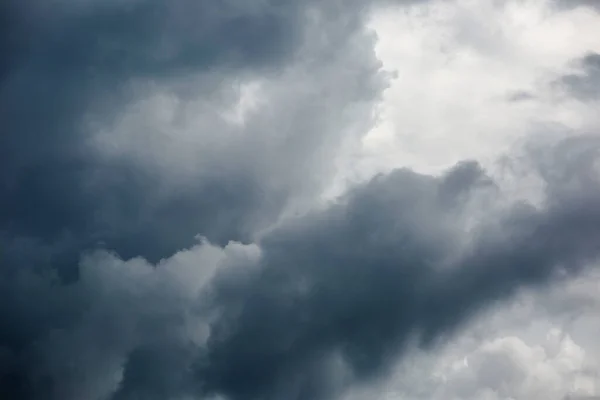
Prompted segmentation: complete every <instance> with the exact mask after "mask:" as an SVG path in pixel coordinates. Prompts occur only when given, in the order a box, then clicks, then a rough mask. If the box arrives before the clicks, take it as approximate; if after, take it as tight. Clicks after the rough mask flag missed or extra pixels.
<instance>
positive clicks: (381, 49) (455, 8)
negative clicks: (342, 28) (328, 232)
mask: <svg viewBox="0 0 600 400" xmlns="http://www.w3.org/2000/svg"><path fill="white" fill-rule="evenodd" d="M371 26H372V28H373V29H374V30H375V31H376V32H377V34H378V36H379V43H378V45H377V48H376V51H377V54H378V57H379V58H380V59H381V60H382V61H383V63H384V68H386V69H387V70H391V71H394V72H395V73H396V74H397V77H396V79H395V80H394V81H393V83H392V86H391V87H390V88H389V90H387V92H386V93H385V99H384V102H383V104H382V105H381V109H382V112H381V118H380V121H379V124H378V126H377V127H376V128H375V129H373V130H372V131H371V132H370V134H369V135H368V136H367V138H366V139H365V141H364V143H365V144H364V149H363V153H362V155H361V156H360V157H359V158H360V160H361V168H365V169H366V171H368V172H364V171H363V172H359V173H358V174H359V175H361V174H363V175H364V174H367V175H368V174H370V173H373V171H380V170H387V169H389V168H392V167H395V166H400V165H402V166H412V167H415V168H417V169H419V170H422V171H427V172H432V171H438V170H440V168H442V167H444V166H447V165H449V164H453V163H454V162H456V161H457V160H461V159H464V158H476V159H479V160H480V161H482V162H483V163H484V164H491V163H493V160H495V158H496V157H497V156H498V155H499V154H502V153H503V152H504V151H506V150H507V149H508V148H509V147H511V146H512V145H514V144H515V142H516V141H519V140H522V139H523V138H526V137H531V136H532V135H537V136H540V135H541V136H545V135H549V134H556V133H561V134H565V133H566V132H568V131H570V130H577V131H582V130H588V131H589V130H592V129H593V128H594V127H598V126H600V119H599V118H598V116H597V113H596V112H595V109H594V107H591V106H589V105H586V104H582V103H581V102H578V101H575V100H574V99H572V98H569V97H566V96H565V95H564V93H560V92H558V91H557V89H556V88H555V87H553V86H552V85H551V83H552V82H553V81H554V80H555V79H556V77H557V76H560V75H562V74H564V73H567V72H568V71H571V70H573V68H574V66H573V65H572V61H573V60H574V59H575V58H578V57H581V56H583V55H585V54H586V53H587V52H590V51H598V50H600V14H597V13H594V12H593V11H591V10H590V9H587V8H575V9H572V10H568V11H564V10H562V11H560V10H558V9H557V8H556V7H554V6H553V4H552V2H551V1H550V0H527V1H512V0H511V1H494V0H479V1H474V0H459V1H456V2H446V1H434V2H428V3H425V4H418V5H415V6H414V7H411V8H409V9H405V8H399V9H396V10H382V12H380V13H378V14H376V15H375V17H374V18H373V20H372V23H371ZM488 166H489V165H488Z"/></svg>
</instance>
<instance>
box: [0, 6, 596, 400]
mask: <svg viewBox="0 0 600 400" xmlns="http://www.w3.org/2000/svg"><path fill="white" fill-rule="evenodd" d="M342 3H343V2H339V1H329V2H311V1H307V2H291V1H290V2H285V1H283V2H275V1H272V2H270V1H267V2H261V3H257V4H248V5H243V4H242V3H241V2H231V1H227V2H210V1H205V2H192V1H187V0H182V1H179V2H170V3H168V5H167V3H163V2H158V1H151V0H150V1H142V0H130V1H127V2H116V1H109V2H100V1H93V0H90V1H85V2H77V3H76V4H73V2H67V1H58V2H55V3H53V5H54V7H52V8H50V7H48V6H45V5H44V4H45V3H43V2H41V1H33V2H27V3H23V2H16V1H8V2H4V3H2V5H1V6H0V7H1V9H0V17H1V18H2V20H1V22H2V23H0V50H2V51H3V53H6V54H7V56H6V57H3V58H2V60H0V123H1V124H2V130H3V135H0V245H1V246H2V249H1V251H2V253H1V254H0V256H1V257H2V258H1V259H0V263H1V270H0V293H1V294H0V304H1V305H0V397H2V398H8V399H12V398H18V399H25V400H27V399H33V400H37V399H50V400H52V399H61V400H62V399H65V400H69V399H81V398H85V399H98V400H100V399H115V400H131V399H137V398H145V399H152V398H155V399H173V398H177V399H178V398H185V397H184V396H186V395H190V396H195V397H197V398H206V397H207V396H209V395H217V396H218V395H220V396H225V397H226V398H228V399H231V400H237V399H248V398H249V399H254V398H255V399H259V398H260V399H275V398H292V399H294V398H295V399H305V398H310V399H319V398H321V399H325V398H335V397H336V396H337V395H339V394H340V393H341V392H342V391H343V390H344V389H345V388H346V387H348V385H351V384H353V383H358V382H365V381H368V380H369V379H371V378H374V377H377V376H379V375H380V374H381V373H384V372H385V371H386V369H387V367H388V366H389V365H390V364H391V363H392V362H393V361H394V359H395V358H396V356H397V355H399V354H401V352H402V350H403V349H404V348H405V347H406V346H407V345H408V343H409V342H410V341H411V340H412V339H413V338H415V337H416V338H417V339H418V340H419V342H420V344H421V345H422V346H424V347H428V346H432V345H435V344H436V343H437V342H438V341H440V340H443V338H444V336H445V335H447V334H449V333H451V332H452V330H453V329H454V328H456V327H457V326H460V324H461V323H463V322H464V321H466V320H467V319H468V318H469V317H470V316H471V315H472V314H473V313H475V312H476V311H478V310H479V309H480V308H482V307H484V306H486V305H487V304H489V303H491V302H493V301H495V300H497V299H501V298H505V297H507V296H509V295H510V294H511V293H512V292H513V291H514V290H516V289H517V288H519V287H520V286H522V285H536V284H542V283H547V282H548V281H550V280H551V279H552V278H553V276H554V275H555V273H557V271H559V270H560V268H562V267H564V268H565V269H566V271H568V272H576V271H577V270H578V268H579V267H580V266H582V265H584V264H585V262H586V261H588V260H590V259H594V258H596V256H597V253H596V251H597V250H596V249H595V247H594V242H595V239H597V236H598V228H597V227H598V226H599V225H598V222H600V221H598V215H597V214H598V212H597V211H596V207H595V204H597V201H598V200H600V199H598V196H599V194H598V192H597V183H598V182H597V180H596V178H595V175H594V174H593V170H592V168H593V165H592V163H585V162H584V161H585V160H592V159H594V157H595V156H594V154H591V153H588V154H589V155H588V156H587V157H581V154H579V153H578V154H577V156H576V157H575V156H573V155H572V152H571V151H572V150H573V149H571V151H569V152H566V153H565V152H564V151H563V152H558V153H556V154H555V153H552V154H550V155H549V156H548V158H547V159H543V161H545V162H546V161H548V160H549V161H548V162H549V164H548V165H549V168H548V169H547V171H549V172H550V171H551V172H552V174H543V179H544V180H545V181H546V183H547V196H548V200H547V202H546V204H544V206H543V207H541V208H539V209H535V208H532V207H527V206H515V207H509V208H508V209H504V210H500V211H497V212H496V213H494V214H492V212H491V211H489V212H490V214H489V215H483V216H482V218H483V217H485V218H483V221H482V222H480V223H479V224H478V225H477V230H476V232H475V233H473V232H468V231H467V230H466V225H467V223H466V222H465V221H466V219H469V217H470V216H472V213H473V212H475V211H479V213H480V214H481V210H480V209H478V206H477V205H474V204H473V203H472V201H475V200H477V201H488V202H489V201H491V200H490V199H489V198H488V197H487V195H488V194H489V192H490V191H492V192H493V191H494V190H496V189H495V188H494V184H493V181H492V180H491V179H490V178H489V177H487V176H486V175H485V173H484V171H483V170H482V169H481V168H480V167H479V166H478V165H477V164H476V163H473V162H464V163H461V164H459V165H457V166H456V167H455V168H454V169H452V170H451V171H448V172H447V173H446V174H445V175H444V176H442V177H433V176H427V175H419V174H416V173H414V172H412V171H410V170H399V171H395V172H393V173H391V174H389V175H385V176H380V177H377V178H375V179H373V180H372V181H370V182H368V183H366V184H364V185H361V186H359V187H356V188H354V189H353V190H351V191H350V193H349V194H347V195H346V196H344V197H343V198H342V199H340V201H339V202H337V203H336V204H334V205H332V206H331V207H328V208H326V209H324V210H321V211H314V212H312V213H308V214H306V215H303V216H301V217H297V218H292V219H284V220H283V221H280V220H279V217H280V215H281V213H282V212H283V211H284V210H286V207H290V206H296V202H299V203H302V201H305V200H306V199H305V198H308V199H309V200H310V197H311V196H312V195H314V194H315V193H317V192H319V189H320V188H321V187H322V186H323V185H324V184H326V183H327V181H328V179H329V178H330V177H331V175H332V174H333V172H334V164H335V160H333V159H332V154H333V153H334V151H333V150H334V149H338V148H340V147H343V146H345V145H346V144H347V143H346V142H347V141H350V142H352V141H353V140H354V141H355V140H356V139H358V138H359V137H360V135H361V134H363V133H364V132H365V131H366V130H367V129H368V128H369V127H370V126H371V124H372V123H373V120H372V115H371V114H372V107H373V105H374V104H375V103H376V101H377V100H378V98H379V96H380V95H381V93H382V91H383V89H384V88H385V83H386V82H385V80H386V79H385V78H386V77H385V74H382V72H381V71H380V64H379V63H378V61H377V60H376V58H375V56H374V51H373V38H372V37H371V36H370V35H369V34H368V33H367V32H365V31H364V29H363V27H362V22H363V18H364V17H365V16H366V15H367V12H368V10H367V9H366V8H365V5H364V4H363V3H362V2H352V3H343V4H342ZM4 22H6V23H4ZM252 80H258V81H260V82H261V83H263V84H264V85H263V86H262V87H261V89H260V90H261V92H260V98H261V99H262V100H265V101H266V102H267V105H266V106H263V107H260V108H259V109H258V110H255V111H251V112H249V115H248V116H247V117H246V118H245V119H246V120H245V122H244V124H242V126H238V125H236V124H235V123H230V122H227V121H226V118H223V117H221V116H220V112H222V111H224V110H227V109H229V108H231V106H232V105H235V103H236V100H237V99H238V97H239V96H240V93H239V91H238V90H236V89H235V88H234V86H235V84H237V83H239V82H240V81H242V82H245V81H252ZM232 88H233V89H232ZM161 96H163V97H167V98H174V99H175V100H176V101H175V103H177V104H179V105H177V106H175V107H174V108H175V111H174V112H173V114H174V115H175V116H174V117H169V118H167V119H168V122H167V123H165V124H164V126H162V125H161V124H162V122H161V120H160V117H161V115H162V114H161V112H163V111H164V109H165V107H163V105H162V104H161V103H160V102H159V103H158V105H156V104H154V103H153V101H154V100H156V99H159V100H160V99H161V98H162V97H161ZM206 104H208V105H206ZM190 105H191V106H190ZM188 106H189V107H188ZM204 106H206V107H204ZM186 107H188V108H186ZM195 107H198V108H195ZM203 107H204V108H203ZM198 110H200V111H201V112H199V111H198ZM207 110H208V111H207ZM211 110H212V111H211ZM215 110H216V111H215ZM195 114H199V115H195ZM195 118H197V119H195ZM182 125H183V126H184V128H181V126H182ZM180 128H181V129H183V131H184V132H179V131H178V129H180ZM186 129H187V130H186ZM172 131H174V132H177V133H183V134H190V133H191V135H190V136H185V135H183V136H176V137H174V136H173V135H171V136H169V135H168V133H169V132H172ZM182 137H183V138H184V139H182ZM190 138H193V139H194V140H195V141H194V140H191V139H190ZM188 139H190V141H186V140H188ZM350 145H351V144H350ZM586 146H587V148H597V145H596V144H595V143H589V142H586ZM115 148H116V151H114V150H115ZM559 148H560V149H563V150H564V149H565V147H563V146H560V147H559ZM111 149H112V150H111ZM565 154H566V156H565ZM538 156H539V155H536V157H538ZM573 159H576V160H577V163H574V162H573ZM539 160H542V159H538V158H536V161H539ZM492 197H493V196H492ZM473 199H475V200H473ZM309 200H306V201H309ZM475 209H477V210H475ZM490 210H491V209H490ZM276 221H278V222H277V223H276ZM264 228H270V229H269V230H265V229H264ZM197 234H201V235H204V236H206V237H208V238H209V239H210V240H211V241H212V242H213V243H215V244H214V245H209V244H207V243H202V244H199V245H196V246H194V240H195V236H196V235H197ZM230 240H242V241H244V242H246V243H251V242H255V243H256V244H254V245H242V244H239V243H230V244H229V245H226V246H225V243H227V242H228V241H230ZM98 247H104V248H106V249H108V250H110V252H107V251H99V252H94V251H93V250H94V249H97V248H98ZM183 248H188V250H182V251H180V250H181V249H183ZM112 252H114V254H113V253H112ZM82 253H83V255H84V256H83V258H82V259H81V261H79V260H80V256H81V254H82ZM174 253H175V254H174ZM173 254H174V255H173ZM135 256H140V258H131V257H135ZM161 259H162V261H159V260H161ZM124 260H127V261H124ZM74 267H77V272H78V273H77V274H73V272H74V271H73V269H72V268H74ZM65 269H67V272H70V273H71V274H72V275H75V276H70V278H72V279H71V281H70V282H68V284H67V283H66V282H65V279H64V275H61V274H62V273H64V270H65Z"/></svg>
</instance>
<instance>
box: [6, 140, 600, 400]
mask: <svg viewBox="0 0 600 400" xmlns="http://www.w3.org/2000/svg"><path fill="white" fill-rule="evenodd" d="M590 146H593V148H594V149H595V150H596V151H597V150H598V149H599V147H598V144H597V143H595V142H593V141H591V142H590V141H583V142H582V141H581V139H579V140H576V141H574V142H564V143H562V144H561V145H560V146H559V147H558V148H557V149H552V151H549V152H546V151H544V152H541V153H539V154H543V156H544V157H541V156H538V158H537V159H536V161H539V165H540V166H541V167H544V168H546V165H545V163H546V162H549V163H550V165H552V171H545V172H546V173H545V174H543V176H544V180H545V183H546V188H547V189H546V195H547V198H546V201H545V202H544V204H543V205H542V206H539V207H537V208H536V207H533V206H526V205H522V204H514V205H510V206H501V207H499V208H498V207H495V206H494V205H495V204H496V200H497V199H498V198H499V193H498V188H497V187H496V186H495V185H494V184H493V182H492V181H491V180H490V178H488V177H486V176H485V173H484V172H483V171H482V170H481V168H479V166H478V165H477V164H475V163H462V164H459V165H457V166H456V167H455V168H453V169H452V170H450V171H448V172H446V173H445V174H444V175H443V176H441V177H433V176H427V175H420V174H416V173H414V172H412V171H410V170H397V171H394V172H392V173H390V174H389V175H383V176H380V177H377V178H375V179H373V180H372V181H370V182H368V183H366V184H364V185H361V186H359V187H356V188H354V189H353V190H352V191H351V192H350V193H349V194H348V195H346V196H344V197H343V198H341V199H340V200H339V201H338V202H336V203H335V204H333V205H332V206H331V207H328V208H327V209H324V210H322V211H318V212H313V213H310V214H307V215H305V216H303V217H297V218H293V219H290V220H287V221H285V222H283V223H282V224H280V225H279V226H278V227H276V228H274V230H272V231H270V232H268V233H266V234H265V235H264V237H263V238H262V239H261V240H260V242H259V243H258V244H257V245H252V246H247V245H240V244H230V245H229V246H227V247H225V248H221V247H218V246H211V245H208V244H206V243H204V244H200V245H198V246H196V247H193V248H191V249H190V250H186V251H182V252H180V253H178V254H176V255H174V256H173V257H171V258H169V259H166V260H165V261H163V262H161V263H160V264H159V265H156V266H154V265H152V264H149V263H147V262H146V261H145V260H143V259H132V260H129V261H122V260H121V259H120V258H118V257H115V256H112V255H110V254H106V253H103V252H100V253H96V254H92V255H89V256H87V257H86V258H85V259H84V260H83V262H82V264H81V268H82V274H81V279H80V280H79V282H78V283H77V284H75V285H72V286H63V287H56V286H53V285H52V284H51V281H50V280H48V279H44V278H36V277H35V276H30V277H27V276H24V275H18V276H19V277H20V278H19V279H16V278H13V279H12V280H11V281H7V282H8V283H10V284H7V285H6V290H7V291H8V292H9V293H13V294H12V296H13V298H12V299H11V300H12V303H11V304H13V306H12V307H11V308H10V309H5V310H3V318H2V321H3V324H5V325H4V326H3V327H2V328H3V329H2V332H3V333H4V335H11V336H10V337H11V338H12V342H9V341H8V340H7V339H5V340H4V341H3V343H7V344H9V345H5V348H7V351H6V352H5V353H6V354H7V355H6V357H7V359H9V360H11V363H10V364H5V365H10V366H11V367H10V368H9V371H13V376H14V375H15V374H16V375H17V376H20V377H21V379H22V380H24V382H26V384H24V387H25V388H27V389H28V390H32V392H31V393H25V392H14V393H19V395H18V396H20V397H19V398H34V399H35V398H61V399H69V398H73V399H75V398H81V397H82V396H83V397H86V398H98V399H100V398H114V399H127V400H129V399H136V398H142V397H143V398H150V399H152V398H156V399H165V398H185V396H196V397H197V398H210V397H207V396H209V395H220V396H224V398H226V399H232V400H235V399H255V398H263V399H271V398H273V399H275V398H292V399H305V398H311V399H320V398H322V399H333V398H337V397H338V395H340V394H342V393H343V391H344V390H345V389H346V388H347V387H349V385H352V384H356V383H360V382H363V383H364V382H368V381H369V380H371V379H375V378H377V377H380V376H381V374H384V373H385V372H386V371H387V368H388V367H390V366H391V365H393V363H394V362H395V360H396V359H397V357H398V356H400V355H401V354H402V351H403V350H404V349H406V347H407V346H410V345H411V344H412V343H414V340H416V343H418V344H419V345H420V346H422V347H424V348H430V347H431V346H435V345H436V344H437V343H439V342H440V341H443V340H445V338H446V337H447V336H448V335H450V334H451V333H452V332H453V331H454V330H455V329H456V328H457V327H459V326H461V325H462V324H463V323H465V322H466V321H468V320H469V319H470V318H471V317H472V316H473V315H474V314H476V313H477V312H478V311H480V310H481V309H483V308H485V307H487V306H489V305H490V304H492V303H494V302H496V301H498V300H502V299H505V298H507V297H510V296H511V295H512V294H513V293H515V292H516V291H517V290H518V289H519V288H521V287H523V286H530V287H537V286H539V285H546V284H548V283H550V282H552V281H553V280H554V279H563V277H564V275H565V274H567V275H574V274H577V273H578V272H579V271H580V270H581V269H582V268H584V267H585V266H586V265H588V263H589V262H591V261H593V260H596V259H597V257H598V256H599V254H598V249H597V246H596V243H597V240H598V235H599V234H600V231H599V230H598V227H599V226H600V215H598V212H597V210H596V208H597V207H595V205H596V204H597V202H598V200H600V198H599V197H600V191H599V190H598V189H599V188H600V186H599V182H598V180H597V177H596V175H595V174H594V170H593V168H594V165H593V163H591V162H582V160H584V159H587V160H596V159H597V158H596V156H592V155H589V156H587V157H584V156H582V154H584V153H585V151H587V150H589V149H590ZM549 172H552V173H549ZM589 179H593V181H590V180H589ZM482 207H483V208H482ZM482 210H484V211H485V212H483V213H482V212H481V211H482ZM474 213H476V215H481V219H480V220H479V221H478V223H477V224H476V225H475V227H472V228H471V230H470V231H468V230H467V229H466V228H467V225H468V224H467V219H468V218H469V217H470V216H472V215H475V214H474ZM5 280H6V278H5ZM25 293H26V297H23V296H25ZM20 296H21V297H20ZM4 304H6V303H4ZM40 304H44V307H43V309H40V308H39V305H40ZM14 305H16V306H14ZM15 319H16V320H15ZM15 321H16V322H18V323H16V322H15ZM5 337H9V336H5ZM33 337H35V340H33V339H32V338H33ZM34 360H35V362H33V361H34ZM15 371H17V372H18V373H17V372H15ZM21 390H23V388H21ZM82 393H83V394H82ZM53 396H54V397H53Z"/></svg>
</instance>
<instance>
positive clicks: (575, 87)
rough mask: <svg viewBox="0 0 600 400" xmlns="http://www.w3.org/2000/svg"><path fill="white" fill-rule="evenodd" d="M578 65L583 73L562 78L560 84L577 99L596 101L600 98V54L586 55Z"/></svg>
mask: <svg viewBox="0 0 600 400" xmlns="http://www.w3.org/2000/svg"><path fill="white" fill-rule="evenodd" d="M579 64H580V65H581V68H582V70H583V72H582V73H581V74H569V75H566V76H563V77H562V78H561V79H560V83H561V84H562V85H564V86H565V87H566V88H567V89H568V90H569V91H570V92H571V93H572V94H573V95H574V96H575V97H577V98H579V99H582V100H594V99H597V98H598V97H600V54H597V53H591V54H588V55H586V56H585V57H583V58H582V59H581V60H579Z"/></svg>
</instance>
